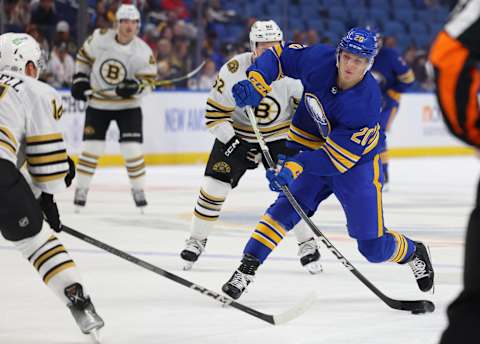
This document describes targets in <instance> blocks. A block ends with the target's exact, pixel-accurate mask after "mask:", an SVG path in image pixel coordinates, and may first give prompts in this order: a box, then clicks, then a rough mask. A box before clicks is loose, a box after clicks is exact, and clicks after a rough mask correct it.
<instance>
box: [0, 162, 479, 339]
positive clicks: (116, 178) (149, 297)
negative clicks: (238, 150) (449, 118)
mask: <svg viewBox="0 0 480 344" xmlns="http://www.w3.org/2000/svg"><path fill="white" fill-rule="evenodd" d="M478 165H479V163H478V161H477V159H476V158H474V157H473V156H472V157H449V158H409V159H396V160H393V161H392V162H391V167H390V170H391V172H390V173H391V180H392V182H391V185H390V187H389V191H388V192H386V193H385V194H384V199H383V201H384V208H385V222H386V224H387V226H389V227H390V228H392V229H394V230H396V231H401V232H403V233H406V234H408V235H410V236H411V237H413V238H414V239H419V240H423V241H425V242H426V243H427V244H428V245H429V246H430V250H431V254H432V260H433V263H434V267H435V269H436V286H435V293H434V294H433V295H432V294H430V293H427V294H424V293H421V292H420V291H419V290H418V289H417V286H416V283H415V281H414V279H413V275H412V273H411V271H410V269H409V268H408V267H407V266H398V265H394V264H379V265H375V264H371V263H368V262H366V260H365V259H364V258H363V257H361V256H360V254H359V253H358V252H357V250H356V244H355V242H354V241H353V240H352V239H350V238H348V236H347V235H346V229H345V218H344V215H343V212H342V211H341V209H340V206H339V204H338V202H337V201H336V200H335V199H334V198H333V197H332V198H330V199H328V200H327V201H326V202H325V203H324V204H322V205H321V206H320V208H319V211H318V212H317V214H316V215H315V216H314V218H313V220H314V222H315V223H316V224H317V225H318V227H319V228H320V229H321V230H322V231H323V232H324V233H325V234H326V235H327V237H328V238H329V239H330V240H331V241H332V242H333V243H334V245H335V246H336V247H337V248H338V249H339V250H340V251H341V252H342V253H343V254H344V255H345V256H346V257H347V258H348V259H350V261H351V262H352V263H353V264H354V265H355V266H356V268H357V269H358V270H360V272H361V273H362V274H364V275H365V276H366V277H367V278H368V279H369V280H370V281H371V282H372V283H374V284H375V285H376V286H377V287H378V288H379V289H380V290H381V291H382V292H384V293H385V294H386V295H388V296H390V297H392V298H396V299H424V298H426V299H430V300H432V301H433V302H434V303H435V305H436V311H435V312H434V313H431V314H425V315H412V314H410V313H408V312H404V311H398V310H393V309H390V308H389V307H387V306H386V305H385V304H384V303H383V302H382V301H380V300H379V299H378V298H377V297H376V296H375V295H374V294H373V293H372V292H371V291H370V290H368V289H367V288H366V287H365V286H364V285H363V284H362V283H361V282H360V281H359V280H357V279H356V278H355V276H353V275H352V274H351V273H350V272H349V271H348V270H347V269H346V268H345V267H344V266H343V265H341V264H340V263H339V262H338V261H337V259H336V258H335V257H334V256H333V255H332V254H331V253H330V252H329V251H327V250H326V249H325V248H324V247H323V246H322V245H320V246H321V253H322V261H323V266H324V272H323V273H322V274H319V275H309V274H308V273H307V272H305V271H303V270H302V267H301V266H300V263H299V260H298V258H297V257H296V254H297V247H296V241H295V238H294V236H293V233H292V235H291V236H289V237H288V239H286V240H284V242H283V243H282V244H281V245H280V247H279V248H278V249H277V250H276V251H275V252H274V253H273V254H272V255H271V257H270V259H269V260H267V262H266V263H265V264H264V265H263V266H262V267H261V268H260V269H259V271H258V273H257V277H256V280H255V283H254V284H252V285H251V287H250V289H249V292H248V293H247V294H245V295H244V296H242V298H241V299H240V300H239V302H241V303H243V304H245V305H248V306H249V307H252V308H255V309H257V310H259V311H262V312H265V313H269V314H276V313H279V312H282V311H284V310H286V309H287V308H289V307H291V306H293V305H295V304H296V303H297V302H299V301H300V300H301V299H302V298H303V297H304V296H305V295H307V294H308V293H309V292H311V291H315V292H316V299H315V301H314V302H313V303H312V304H311V307H310V308H309V309H308V310H307V311H306V312H305V313H304V314H302V315H301V316H299V317H298V318H296V319H294V320H293V321H291V322H289V323H287V324H284V325H280V326H272V325H270V324H267V323H265V322H263V321H261V320H259V319H257V318H254V317H252V316H250V315H248V314H245V313H243V312H240V311H238V310H236V309H233V308H224V307H222V306H221V304H220V303H218V302H217V301H215V300H213V299H211V298H209V297H207V296H205V295H202V294H200V293H198V292H196V291H193V290H190V289H188V288H185V287H184V286H182V285H180V284H177V283H174V282H172V281H170V280H169V279H166V278H164V277H162V276H160V275H157V274H154V273H152V272H150V271H148V270H145V269H143V268H141V267H139V266H136V265H134V264H132V263H130V262H127V261H125V260H122V259H120V258H118V257H116V256H114V255H112V254H110V253H107V252H104V251H101V250H100V249H97V248H96V247H94V246H91V245H89V244H87V243H85V242H82V241H79V240H78V239H76V238H73V237H71V236H69V235H68V234H66V233H62V234H59V237H60V238H61V240H62V241H63V242H64V244H65V246H66V247H67V249H69V251H70V253H71V255H72V256H73V258H74V259H75V260H76V263H77V265H78V267H79V269H80V271H81V273H82V276H83V279H84V282H85V285H86V288H87V291H88V292H89V293H90V294H91V296H92V299H93V301H94V304H95V306H96V308H97V311H98V313H99V314H100V315H101V316H102V317H103V318H104V320H105V323H106V326H105V327H104V329H103V331H102V343H104V344H106V343H109V344H123V343H125V344H131V343H136V344H157V343H169V344H170V343H176V344H177V343H178V344H179V343H188V344H191V343H222V344H223V343H241V344H244V343H249V344H253V343H262V344H263V343H276V344H294V343H299V344H300V343H302V344H304V343H305V344H306V343H311V344H313V343H328V344H340V343H357V344H387V343H388V344H397V343H398V344H404V343H409V344H415V343H419V344H420V343H421V344H433V343H438V340H439V336H440V333H441V331H442V330H443V328H444V327H445V325H446V316H445V309H446V307H447V305H448V303H449V302H450V301H451V300H452V299H453V298H454V297H455V296H456V294H457V293H458V292H459V290H460V288H461V278H462V263H463V247H464V245H463V238H464V232H465V226H466V222H467V217H468V214H469V211H470V210H471V208H472V205H473V198H474V190H475V183H476V181H477V180H478V171H479V168H478V167H479V166H478ZM147 173H148V176H147V184H148V186H147V198H148V201H149V202H150V204H149V207H148V208H147V209H146V213H145V214H144V215H141V214H140V213H139V211H138V210H137V209H136V208H135V207H134V205H133V201H132V199H131V196H130V191H129V185H128V180H127V176H126V171H125V170H124V169H123V168H108V169H99V170H98V172H97V175H96V176H95V178H94V181H93V184H92V187H91V190H90V194H89V199H88V203H87V207H86V208H85V209H84V211H83V212H81V213H80V214H76V213H74V208H73V205H72V199H73V189H72V190H69V191H68V192H65V193H63V194H60V195H58V198H57V199H58V203H59V207H60V211H61V214H62V219H63V222H64V223H65V224H67V225H68V226H70V227H72V228H74V229H76V230H78V231H81V232H84V233H86V234H88V235H90V236H93V237H94V238H96V239H98V240H101V241H104V242H105V243H108V244H110V245H112V246H114V247H116V248H118V249H121V250H125V251H126V252H128V253H130V254H132V255H134V256H136V257H139V258H141V259H144V260H147V261H148V262H150V263H152V264H154V265H157V266H159V267H161V268H163V269H165V270H168V271H170V272H172V273H174V274H178V275H180V276H182V277H184V278H186V279H188V280H191V281H193V282H195V283H196V284H199V285H201V286H204V287H207V288H209V289H212V290H215V291H220V289H221V285H222V284H223V283H224V282H225V281H226V280H227V279H228V278H229V277H230V275H231V273H232V272H233V270H234V269H235V268H236V267H237V266H238V263H239V259H240V257H241V254H242V249H243V247H244V245H245V243H246V241H247V240H248V238H249V236H250V233H251V231H252V229H253V227H254V225H255V224H256V221H257V220H258V218H259V217H260V215H262V214H263V212H264V210H265V209H266V208H267V206H268V205H269V204H270V203H271V202H272V201H273V200H274V197H275V194H273V193H271V192H270V191H269V190H268V187H267V184H266V181H265V179H264V172H263V170H260V169H258V170H256V171H251V172H248V173H247V174H246V175H245V178H244V179H243V180H242V181H241V183H240V185H239V187H238V188H237V189H236V190H234V192H232V193H231V195H230V197H229V199H228V200H227V202H226V203H225V206H224V211H223V213H222V216H221V221H219V223H218V226H217V228H216V230H215V231H214V232H213V233H212V234H211V236H210V238H209V242H208V245H207V252H206V254H205V255H204V256H202V258H201V259H200V260H199V262H198V263H197V264H196V265H195V266H194V270H192V271H188V272H184V271H182V269H181V266H182V264H181V260H180V258H179V252H180V251H181V249H182V248H183V245H184V239H185V238H186V237H187V235H188V230H189V221H190V217H191V213H192V210H193V206H194V204H195V201H196V197H197V192H198V189H199V186H200V183H201V180H202V175H203V167H202V166H200V165H197V166H167V167H151V168H148V171H147ZM0 266H1V269H0V271H1V272H2V278H1V283H0V300H1V303H0V343H2V344H27V343H36V344H67V343H72V344H73V343H88V342H89V338H88V337H86V336H84V335H82V334H81V333H80V331H79V330H78V328H77V326H76V324H75V323H74V320H73V318H72V317H71V316H70V313H69V311H68V309H67V308H66V307H64V306H63V305H62V304H61V303H60V302H59V301H58V300H57V299H56V298H55V297H54V295H53V294H51V292H50V290H48V289H47V288H46V287H45V286H44V285H43V284H42V282H41V281H40V278H39V277H38V275H37V273H36V271H35V270H34V269H33V268H32V267H31V266H30V265H29V263H27V262H26V261H25V260H24V259H23V258H22V257H21V255H20V253H19V252H17V251H16V250H15V249H14V248H13V246H12V245H11V244H10V243H8V242H6V241H5V240H3V239H0Z"/></svg>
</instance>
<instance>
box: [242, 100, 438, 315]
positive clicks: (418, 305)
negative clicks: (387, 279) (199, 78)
mask: <svg viewBox="0 0 480 344" xmlns="http://www.w3.org/2000/svg"><path fill="white" fill-rule="evenodd" d="M246 111H247V115H248V119H249V120H250V123H251V125H252V128H253V131H254V132H255V136H256V138H257V141H258V144H259V145H260V149H261V150H262V153H263V155H264V156H265V159H266V160H267V163H268V166H270V168H275V162H274V161H273V159H272V156H271V155H270V151H269V149H268V146H267V144H266V143H265V140H264V139H263V136H262V134H261V133H260V130H259V129H258V125H257V120H256V118H255V114H254V113H253V110H252V108H251V107H250V106H247V107H246ZM282 191H283V193H284V194H285V196H286V197H287V199H288V201H289V202H290V204H291V205H292V207H293V208H294V209H295V211H296V212H297V213H298V215H300V217H301V218H302V219H303V220H304V221H305V222H306V223H307V225H308V227H310V229H311V230H312V231H313V232H314V233H315V234H316V235H317V236H318V237H319V238H320V240H321V241H322V242H323V243H324V244H325V246H326V247H327V248H328V249H329V250H330V252H332V254H333V255H334V256H335V257H336V258H337V259H338V260H339V261H340V262H341V263H342V264H343V266H345V267H346V268H347V269H348V270H349V271H350V272H351V273H352V274H354V275H355V277H357V278H358V279H359V280H360V281H361V282H362V283H363V284H364V285H365V286H367V288H368V289H370V290H371V291H372V292H373V293H374V294H375V295H377V296H378V297H379V298H380V299H381V300H382V301H383V302H385V303H386V304H387V305H388V306H389V307H390V308H393V309H398V310H402V311H410V312H412V313H414V314H419V313H427V312H429V313H430V312H433V311H434V310H435V305H434V304H433V302H431V301H428V300H415V301H402V300H395V299H392V298H390V297H388V296H386V295H385V294H384V293H382V292H381V291H380V290H379V289H378V288H377V287H375V286H374V285H373V284H372V283H371V282H370V281H369V280H368V279H367V278H366V277H365V276H363V275H362V274H361V273H360V272H359V271H358V270H357V269H356V268H355V267H354V266H353V264H352V263H350V261H349V260H348V259H347V258H345V256H344V255H342V254H341V253H340V251H339V250H337V249H336V247H335V246H333V244H332V243H331V242H330V240H328V238H327V237H326V236H325V235H324V234H323V233H322V232H321V231H320V229H318V227H317V226H316V225H315V224H314V223H313V221H312V220H310V218H309V217H308V216H307V214H306V213H305V212H304V211H303V209H302V207H301V206H300V204H298V202H297V200H296V199H295V197H293V195H292V193H291V192H290V189H289V188H288V187H287V186H282Z"/></svg>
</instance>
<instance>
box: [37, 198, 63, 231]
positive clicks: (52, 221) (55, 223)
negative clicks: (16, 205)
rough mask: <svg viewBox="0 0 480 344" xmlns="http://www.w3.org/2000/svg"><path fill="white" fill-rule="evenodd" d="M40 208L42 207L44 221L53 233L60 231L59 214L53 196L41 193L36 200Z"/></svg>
mask: <svg viewBox="0 0 480 344" xmlns="http://www.w3.org/2000/svg"><path fill="white" fill-rule="evenodd" d="M38 201H39V203H40V207H42V211H43V216H44V218H45V221H47V223H48V224H49V225H50V228H51V229H53V230H54V231H55V232H61V231H62V223H61V222H60V214H59V213H58V207H57V203H55V200H54V199H53V195H51V194H48V193H45V192H42V194H41V195H40V198H39V199H38Z"/></svg>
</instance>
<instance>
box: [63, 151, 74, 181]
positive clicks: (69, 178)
mask: <svg viewBox="0 0 480 344" xmlns="http://www.w3.org/2000/svg"><path fill="white" fill-rule="evenodd" d="M67 159H68V172H67V175H66V176H65V185H67V188H68V187H70V185H72V181H73V179H74V178H75V163H74V162H73V160H72V158H70V157H69V156H67Z"/></svg>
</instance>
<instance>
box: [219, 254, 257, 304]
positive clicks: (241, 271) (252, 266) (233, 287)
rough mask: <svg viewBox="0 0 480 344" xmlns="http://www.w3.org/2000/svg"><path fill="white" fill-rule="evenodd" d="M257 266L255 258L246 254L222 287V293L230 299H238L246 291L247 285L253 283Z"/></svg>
mask: <svg viewBox="0 0 480 344" xmlns="http://www.w3.org/2000/svg"><path fill="white" fill-rule="evenodd" d="M259 266H260V261H259V260H258V259H257V258H256V257H254V256H252V255H250V254H246V255H245V256H244V257H243V259H242V264H241V265H240V267H239V268H238V270H236V271H235V272H234V273H233V275H232V277H230V279H229V280H228V282H227V283H225V284H224V285H223V286H222V291H223V292H224V293H225V294H227V295H228V296H230V297H231V298H232V299H235V300H236V299H238V298H239V297H240V296H242V294H243V293H244V292H245V291H246V289H247V287H248V285H249V284H250V283H252V282H253V279H254V276H255V271H257V269H258V267H259Z"/></svg>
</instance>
